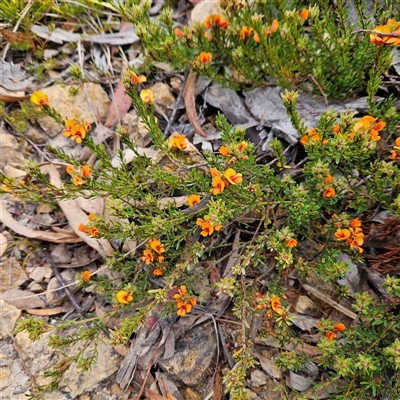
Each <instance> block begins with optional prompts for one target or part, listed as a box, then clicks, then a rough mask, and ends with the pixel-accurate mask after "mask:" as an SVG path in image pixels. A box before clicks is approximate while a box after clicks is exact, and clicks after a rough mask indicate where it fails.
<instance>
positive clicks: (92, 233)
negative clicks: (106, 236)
mask: <svg viewBox="0 0 400 400" xmlns="http://www.w3.org/2000/svg"><path fill="white" fill-rule="evenodd" d="M89 233H90V236H93V237H95V236H98V235H99V233H100V232H99V230H98V229H97V228H94V227H93V228H90V229H89Z"/></svg>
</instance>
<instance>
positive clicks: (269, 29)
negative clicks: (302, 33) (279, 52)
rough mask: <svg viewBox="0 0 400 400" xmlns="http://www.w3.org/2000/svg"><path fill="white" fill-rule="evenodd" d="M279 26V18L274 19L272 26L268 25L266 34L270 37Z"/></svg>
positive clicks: (265, 30)
mask: <svg viewBox="0 0 400 400" xmlns="http://www.w3.org/2000/svg"><path fill="white" fill-rule="evenodd" d="M278 28H279V22H278V20H276V19H274V20H273V21H272V24H271V26H269V27H267V28H265V29H264V32H265V34H266V35H267V37H270V36H271V35H272V34H273V33H275V32H276V31H277V30H278Z"/></svg>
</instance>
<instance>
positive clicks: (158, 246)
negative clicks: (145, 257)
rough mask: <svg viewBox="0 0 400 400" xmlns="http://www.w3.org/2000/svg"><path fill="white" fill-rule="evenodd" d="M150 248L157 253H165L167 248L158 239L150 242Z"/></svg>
mask: <svg viewBox="0 0 400 400" xmlns="http://www.w3.org/2000/svg"><path fill="white" fill-rule="evenodd" d="M149 244H150V247H151V248H152V249H153V250H154V251H155V252H157V253H164V252H165V246H164V245H163V244H162V243H161V242H160V241H159V240H157V239H150V240H149Z"/></svg>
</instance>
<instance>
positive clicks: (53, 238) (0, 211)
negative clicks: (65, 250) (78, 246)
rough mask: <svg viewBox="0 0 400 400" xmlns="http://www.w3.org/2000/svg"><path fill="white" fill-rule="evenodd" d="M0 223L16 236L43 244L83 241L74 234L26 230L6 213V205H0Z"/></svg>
mask: <svg viewBox="0 0 400 400" xmlns="http://www.w3.org/2000/svg"><path fill="white" fill-rule="evenodd" d="M0 221H1V222H3V224H4V225H6V226H7V228H10V229H12V230H13V231H14V232H15V233H17V234H18V235H21V236H24V237H27V238H30V239H39V240H44V241H45V242H52V243H80V242H83V240H82V239H81V238H80V237H78V236H77V235H76V234H75V233H74V232H68V233H66V232H65V233H63V232H50V231H37V230H34V229H31V228H27V227H26V226H24V225H22V224H21V223H19V222H18V221H16V220H15V219H14V218H13V217H12V215H11V214H10V213H9V212H8V211H7V208H6V205H5V204H3V203H0Z"/></svg>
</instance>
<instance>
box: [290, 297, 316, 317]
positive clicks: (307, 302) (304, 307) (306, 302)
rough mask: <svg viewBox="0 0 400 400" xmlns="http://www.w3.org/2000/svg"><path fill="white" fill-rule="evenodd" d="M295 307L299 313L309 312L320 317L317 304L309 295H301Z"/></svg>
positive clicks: (308, 313)
mask: <svg viewBox="0 0 400 400" xmlns="http://www.w3.org/2000/svg"><path fill="white" fill-rule="evenodd" d="M294 309H295V311H296V312H297V313H299V314H307V315H311V316H313V317H319V316H320V315H321V313H320V312H319V309H318V307H317V306H316V304H315V303H314V302H313V301H312V300H311V299H310V298H309V297H308V296H303V295H301V296H299V298H298V299H297V303H296V306H295V308H294Z"/></svg>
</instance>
